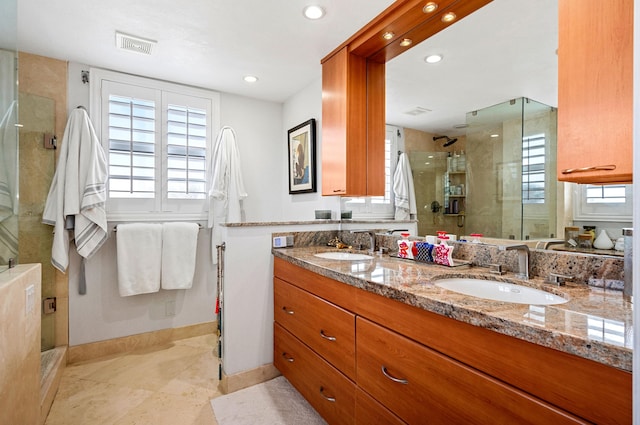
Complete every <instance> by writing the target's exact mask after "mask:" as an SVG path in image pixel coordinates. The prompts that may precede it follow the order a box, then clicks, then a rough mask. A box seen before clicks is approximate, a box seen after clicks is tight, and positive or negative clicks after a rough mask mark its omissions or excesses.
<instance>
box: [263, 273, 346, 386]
mask: <svg viewBox="0 0 640 425" xmlns="http://www.w3.org/2000/svg"><path fill="white" fill-rule="evenodd" d="M273 286H274V288H273V289H274V294H275V298H274V319H275V321H276V322H277V323H280V324H281V325H282V326H283V327H285V328H286V329H288V330H289V331H290V332H291V333H293V334H294V335H296V336H297V337H298V338H299V339H300V340H301V341H302V342H304V343H305V344H306V345H308V346H309V347H310V348H311V349H312V350H313V351H315V352H316V353H318V354H319V355H320V356H321V357H322V358H324V359H325V360H327V361H328V362H329V363H331V364H332V365H333V366H334V367H336V368H337V369H338V370H340V371H342V373H344V374H345V375H347V376H348V377H349V378H351V379H353V380H355V378H356V373H355V372H356V365H355V354H356V350H355V337H356V335H355V315H354V314H353V313H350V312H348V311H346V310H344V309H342V308H340V307H338V306H336V305H334V304H331V303H329V302H327V301H325V300H323V299H322V298H319V297H316V296H315V295H312V294H310V293H308V292H306V291H303V290H302V289H299V288H297V287H295V286H293V285H290V284H288V283H286V282H284V281H283V280H280V279H278V278H275V279H274V283H273Z"/></svg>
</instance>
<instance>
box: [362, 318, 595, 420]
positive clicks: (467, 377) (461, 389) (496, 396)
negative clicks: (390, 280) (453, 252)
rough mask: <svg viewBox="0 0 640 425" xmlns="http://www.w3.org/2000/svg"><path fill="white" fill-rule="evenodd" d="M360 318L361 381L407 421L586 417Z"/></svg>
mask: <svg viewBox="0 0 640 425" xmlns="http://www.w3.org/2000/svg"><path fill="white" fill-rule="evenodd" d="M356 323H357V335H358V339H357V382H358V386H359V387H361V388H362V389H364V390H365V391H366V392H368V393H369V394H371V395H372V396H373V397H374V398H375V399H377V400H378V401H379V402H381V403H382V404H383V405H385V406H386V407H388V408H389V409H390V410H391V411H392V412H394V413H395V414H397V415H398V416H399V417H400V418H402V419H403V420H405V421H407V422H408V423H430V424H432V423H433V424H435V423H443V424H452V423H482V424H484V423H487V424H489V423H491V424H495V423H513V424H516V423H517V424H550V423H552V424H566V423H585V422H581V420H580V419H578V418H575V417H574V416H572V415H570V414H568V413H566V412H564V411H562V410H560V409H558V408H555V407H553V406H551V405H548V404H546V403H544V402H542V401H540V400H538V399H536V398H534V397H532V396H530V395H528V394H526V393H524V392H521V391H519V390H516V389H515V388H513V387H510V386H508V385H506V384H504V383H502V382H500V381H497V380H495V379H493V378H491V377H489V376H487V375H484V374H482V373H480V372H478V371H476V370H475V369H471V368H470V367H468V366H465V365H463V364H461V363H458V362H456V361H454V360H452V359H450V358H448V357H446V356H444V355H442V354H439V353H437V352H435V351H433V350H431V349H429V348H427V347H425V346H423V345H420V344H418V343H416V342H414V341H412V340H410V339H408V338H405V337H403V336H400V335H398V334H396V333H394V332H391V331H389V330H387V329H385V328H383V327H381V326H378V325H376V324H374V323H372V322H369V321H368V320H366V319H362V318H360V317H359V318H358V320H357V322H356Z"/></svg>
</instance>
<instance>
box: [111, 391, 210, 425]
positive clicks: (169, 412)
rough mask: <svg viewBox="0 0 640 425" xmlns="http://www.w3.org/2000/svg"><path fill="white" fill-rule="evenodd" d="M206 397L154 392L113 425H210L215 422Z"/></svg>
mask: <svg viewBox="0 0 640 425" xmlns="http://www.w3.org/2000/svg"><path fill="white" fill-rule="evenodd" d="M212 419H213V410H212V409H211V404H210V402H209V400H208V399H206V400H198V399H195V398H191V397H180V396H176V395H172V394H163V393H154V394H153V395H152V396H150V397H148V398H147V399H146V400H145V401H144V402H143V403H141V404H140V405H138V406H136V407H135V408H133V409H131V410H130V411H128V412H127V415H126V416H125V417H122V418H120V419H119V420H118V421H116V422H115V423H114V425H134V424H135V425H142V424H150V425H151V424H153V425H165V424H166V425H175V424H180V425H210V424H213V423H215V422H213V421H212Z"/></svg>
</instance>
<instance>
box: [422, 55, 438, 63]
mask: <svg viewBox="0 0 640 425" xmlns="http://www.w3.org/2000/svg"><path fill="white" fill-rule="evenodd" d="M441 60H442V55H429V56H427V57H426V58H424V61H425V62H426V63H437V62H440V61H441Z"/></svg>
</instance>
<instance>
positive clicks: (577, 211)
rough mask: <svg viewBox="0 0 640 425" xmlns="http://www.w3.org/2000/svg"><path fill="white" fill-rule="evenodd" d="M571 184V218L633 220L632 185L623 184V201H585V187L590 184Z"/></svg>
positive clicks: (578, 219)
mask: <svg viewBox="0 0 640 425" xmlns="http://www.w3.org/2000/svg"><path fill="white" fill-rule="evenodd" d="M569 184H572V185H573V196H574V201H575V202H573V219H574V220H576V221H610V222H621V221H622V222H625V221H633V185H632V184H627V185H624V186H625V199H626V201H625V203H593V204H588V203H587V188H588V187H589V186H591V185H588V184H577V183H569Z"/></svg>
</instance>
